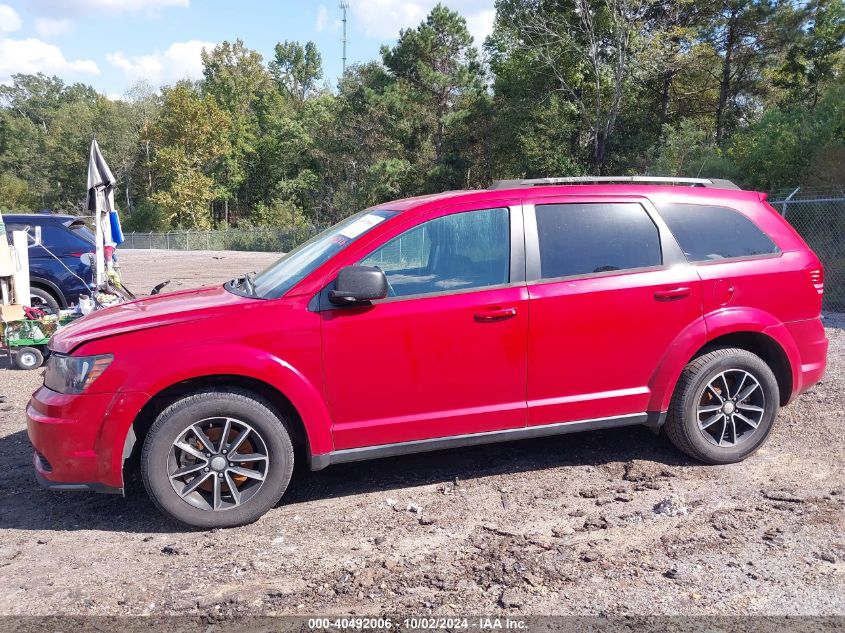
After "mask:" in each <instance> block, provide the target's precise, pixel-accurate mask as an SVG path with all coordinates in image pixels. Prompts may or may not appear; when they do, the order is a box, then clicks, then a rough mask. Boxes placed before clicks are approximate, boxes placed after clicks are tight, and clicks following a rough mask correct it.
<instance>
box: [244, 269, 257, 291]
mask: <svg viewBox="0 0 845 633" xmlns="http://www.w3.org/2000/svg"><path fill="white" fill-rule="evenodd" d="M244 284H246V286H247V290H249V294H251V295H252V296H253V297H254V296H255V273H254V272H252V273H247V274H246V275H244Z"/></svg>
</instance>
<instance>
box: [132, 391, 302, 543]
mask: <svg viewBox="0 0 845 633" xmlns="http://www.w3.org/2000/svg"><path fill="white" fill-rule="evenodd" d="M226 418H231V420H232V424H233V427H234V423H235V422H237V423H238V424H241V425H243V427H249V428H250V429H251V430H252V432H253V433H254V434H256V435H257V437H256V435H251V436H248V438H247V441H248V442H250V441H251V442H253V444H254V446H253V447H251V450H252V452H250V453H249V454H250V455H251V454H259V453H262V451H264V452H266V462H265V461H262V462H259V464H265V463H266V466H264V468H265V470H264V473H263V474H264V479H263V480H262V481H261V482H260V485H258V488H257V490H252V489H251V488H250V489H249V491H250V492H251V495H252V496H250V497H249V498H248V499H245V500H243V502H240V500H239V501H238V502H237V504H236V505H231V506H230V507H221V508H219V509H213V508H212V507H211V505H212V503H216V502H217V501H218V495H217V494H216V492H217V486H218V485H220V486H221V489H223V490H224V494H225V488H224V485H227V486H229V494H230V498H229V501H230V503H232V504H235V503H236V502H235V500H234V495H232V494H231V485H232V480H233V479H237V476H233V477H232V479H230V471H229V470H226V471H225V473H224V472H217V476H218V477H220V478H221V479H220V482H221V483H219V484H218V482H217V481H216V478H215V472H216V471H215V468H225V465H223V466H220V464H217V465H214V464H215V459H217V458H222V459H223V461H224V462H226V461H228V460H229V458H230V457H232V455H234V454H235V453H236V452H238V451H239V449H237V448H236V449H235V450H233V451H232V453H231V454H230V455H229V457H223V455H225V450H224V447H225V446H226V445H225V444H224V443H223V442H222V440H221V441H220V442H219V446H217V445H216V444H217V440H212V439H211V437H212V433H211V432H212V431H214V429H215V428H222V425H223V424H224V422H222V420H225V419H226ZM218 419H219V420H221V422H219V423H218V422H214V420H218ZM210 420H211V421H210ZM198 423H201V424H200V425H201V427H202V425H208V426H205V427H202V428H203V429H204V431H205V432H206V433H207V437H206V439H209V440H211V441H212V444H214V445H215V446H213V447H212V448H216V449H217V450H218V451H219V453H215V454H214V455H213V456H212V454H211V453H206V458H205V459H204V463H203V462H200V461H199V460H197V459H196V458H195V457H193V455H194V453H185V452H183V451H181V449H179V448H178V447H176V446H175V445H174V443H175V442H176V441H177V440H181V445H185V443H186V442H189V443H190V442H192V441H195V442H197V443H196V444H191V447H192V448H193V447H194V446H200V445H201V443H200V440H199V435H193V434H192V431H190V427H191V425H194V424H198ZM215 424H219V426H218V427H215V426H214V425H215ZM225 428H228V427H225ZM186 433H188V435H186ZM223 433H224V432H223V431H221V432H220V436H221V437H222V435H223ZM231 433H235V431H234V430H233V431H232V432H231ZM227 435H228V436H229V438H230V439H229V441H230V442H231V444H228V445H229V446H234V445H235V443H236V440H237V438H235V439H234V440H232V439H231V438H232V435H231V434H227ZM188 437H191V438H193V439H192V440H187V439H186V438H188ZM250 438H251V439H250ZM258 446H260V447H261V448H260V449H259V448H257V447H258ZM203 450H204V449H203ZM209 456H212V458H211V459H210V461H209V459H208V457H209ZM178 460H182V461H181V462H179V461H178ZM186 460H188V461H192V462H193V463H192V464H190V465H189V466H188V467H187V468H191V467H193V466H195V465H197V464H202V465H203V466H206V467H205V468H204V469H203V471H201V472H198V474H197V478H198V479H199V477H200V476H201V475H204V474H205V473H208V472H209V470H210V475H208V474H205V477H209V476H210V480H208V479H207V480H206V481H205V482H204V483H203V484H202V486H200V487H199V488H196V490H195V491H194V492H191V493H190V494H188V495H186V497H185V498H183V496H180V492H181V493H182V494H184V493H185V491H186V490H188V488H189V487H190V486H191V484H192V483H195V482H193V480H192V479H190V478H188V479H187V483H186V477H181V478H178V479H173V481H174V482H175V483H174V484H171V479H172V478H171V475H172V474H173V473H176V472H178V471H177V470H176V467H179V466H180V464H182V466H181V469H182V470H184V469H185V468H186V467H185V466H184V463H185V461H186ZM241 461H242V460H241ZM293 462H294V456H293V445H292V443H291V439H290V434H289V433H288V430H287V428H286V427H285V422H284V420H282V419H281V418H280V416H279V415H278V414H277V413H276V412H275V411H274V409H273V407H272V406H271V405H270V404H269V403H267V402H266V401H264V400H262V399H261V398H259V397H258V396H256V395H254V394H252V393H250V392H247V391H241V390H237V389H230V390H225V391H216V390H215V391H206V392H201V393H195V394H192V395H190V396H186V397H184V398H181V399H180V400H177V401H176V402H174V403H173V404H171V405H170V406H169V407H168V408H167V409H165V410H164V411H163V412H162V413H161V414H160V415H159V416H158V418H157V419H156V421H155V423H154V424H153V426H152V428H151V429H150V431H149V433H148V435H147V437H146V439H145V441H144V448H143V451H142V453H141V479H142V480H143V482H144V487H145V488H146V490H147V493H148V494H149V496H150V498H151V499H152V501H153V503H155V505H156V506H157V507H158V508H159V510H161V511H162V512H163V513H164V514H166V515H168V516H170V517H172V518H173V519H176V520H177V521H179V522H181V523H184V524H186V525H190V526H192V527H197V528H205V529H210V528H224V527H236V526H239V525H246V524H248V523H252V522H253V521H255V520H257V519H258V518H259V517H260V516H261V515H263V514H264V513H265V512H267V511H268V510H269V509H270V508H272V507H273V506H275V505H276V503H278V501H279V499H281V497H282V495H283V494H284V492H285V490H286V489H287V486H288V483H289V482H290V477H291V473H292V472H293ZM228 465H229V466H230V467H231V466H233V464H232V463H230V464H228ZM235 465H236V466H239V465H240V464H235ZM260 467H261V466H258V467H255V468H256V470H260ZM250 468H252V466H251V467H250ZM232 472H234V471H232ZM187 477H191V476H190V475H188V476H187ZM244 482H247V483H249V484H251V485H257V484H255V482H254V480H252V479H249V480H247V479H244ZM176 486H179V487H180V488H181V490H180V492H177V490H176ZM203 486H206V487H212V488H213V489H214V490H213V491H210V490H207V488H204V487H203ZM235 487H236V488H237V485H236V486H235ZM244 490H245V489H241V490H240V492H239V496H241V497H246V494H245V492H244ZM209 497H211V498H210V499H209ZM186 499H187V500H186ZM203 504H207V505H203ZM199 505H203V507H198V506H199Z"/></svg>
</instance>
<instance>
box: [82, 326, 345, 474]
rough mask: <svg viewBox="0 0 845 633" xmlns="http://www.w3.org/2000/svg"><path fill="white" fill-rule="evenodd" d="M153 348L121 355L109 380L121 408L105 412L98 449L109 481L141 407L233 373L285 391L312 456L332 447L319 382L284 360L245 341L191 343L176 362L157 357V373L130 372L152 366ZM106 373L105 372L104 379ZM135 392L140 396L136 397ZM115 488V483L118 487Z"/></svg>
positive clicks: (89, 348)
mask: <svg viewBox="0 0 845 633" xmlns="http://www.w3.org/2000/svg"><path fill="white" fill-rule="evenodd" d="M94 347H95V346H94V345H93V344H91V345H88V346H86V348H85V352H86V353H88V352H89V351H90V352H91V353H97V350H96V349H94ZM148 354H152V352H146V353H143V355H142V357H138V356H137V355H136V354H133V355H132V356H131V357H126V358H125V359H122V362H121V366H120V367H114V369H115V370H119V371H115V372H111V371H110V372H108V373H107V374H106V375H108V374H109V373H110V374H111V376H110V378H111V379H112V380H114V381H115V382H116V384H117V385H119V386H118V387H117V390H118V392H119V393H118V395H120V394H124V395H125V397H123V398H119V399H118V400H117V402H118V403H119V406H120V408H121V411H120V415H114V416H108V419H107V421H104V422H107V423H104V424H103V426H102V429H101V435H100V438H99V441H98V453H101V454H103V455H108V457H107V458H106V459H105V461H106V462H107V464H108V465H107V466H106V468H107V469H108V471H109V479H110V480H115V478H117V480H118V481H119V480H120V479H121V478H122V468H123V459H124V455H123V453H124V445H125V442H126V438H127V436H128V435H129V432H130V429H131V427H132V424H133V423H134V421H135V419H136V418H137V416H138V414H139V413H140V412H141V410H142V409H143V407H144V406H146V404H147V403H149V401H150V400H151V399H152V398H154V397H155V396H156V395H157V394H160V393H161V392H163V391H164V390H165V389H167V388H169V387H172V386H173V385H176V384H177V383H180V382H183V381H186V380H192V379H197V378H203V377H211V376H219V375H231V376H242V377H245V378H251V379H254V380H257V381H260V382H263V383H265V384H267V385H269V386H271V387H273V388H275V389H276V390H278V391H279V392H280V393H281V394H283V395H284V396H285V397H286V398H287V399H288V400H290V402H291V404H292V405H293V406H294V408H295V409H296V410H297V412H298V413H299V415H300V418H301V419H302V424H303V426H304V427H305V433H306V436H307V441H308V448H309V451H310V453H311V454H312V455H319V454H322V453H329V452H331V451H332V449H333V444H332V437H331V418H330V416H329V411H328V409H327V407H326V401H325V398H324V394H323V392H322V384H321V383H320V382H319V381H317V383H316V384H315V381H314V380H313V379H310V378H309V377H308V376H307V375H306V374H305V372H303V371H301V370H299V369H298V368H297V367H294V366H293V365H292V364H291V363H289V362H288V361H286V360H285V359H282V358H277V357H275V356H273V355H271V354H269V353H268V352H266V351H264V350H261V349H256V348H252V347H247V346H244V345H236V344H229V345H223V344H220V343H219V342H217V343H214V344H213V345H207V346H206V345H192V346H191V347H190V354H185V355H183V356H181V357H180V359H179V362H178V363H176V362H171V363H169V364H167V365H166V366H163V365H162V363H161V362H160V361H159V362H158V363H157V364H156V367H157V370H156V371H155V372H138V371H132V368H133V367H146V366H150V365H149V363H152V362H155V359H153V358H152V357H151V356H148ZM106 375H104V376H103V378H104V379H105V377H106ZM138 394H142V395H141V396H139V395H138ZM118 487H119V486H118Z"/></svg>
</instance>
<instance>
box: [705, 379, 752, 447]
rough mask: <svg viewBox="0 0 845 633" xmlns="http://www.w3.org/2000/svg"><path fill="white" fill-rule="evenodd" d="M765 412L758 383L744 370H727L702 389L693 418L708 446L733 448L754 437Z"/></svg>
mask: <svg viewBox="0 0 845 633" xmlns="http://www.w3.org/2000/svg"><path fill="white" fill-rule="evenodd" d="M765 412H766V398H765V395H764V394H763V388H762V386H761V385H760V381H759V380H758V379H757V378H756V377H754V375H753V374H751V373H750V372H748V371H746V370H744V369H727V370H725V371H723V372H721V373H719V374H717V375H716V376H715V377H713V378H712V379H711V380H710V381H709V382H708V383H707V384H706V385H705V387H704V390H703V391H702V394H701V397H700V398H699V401H698V406H697V408H696V417H697V421H698V428H699V430H700V431H701V433H702V434H703V435H704V437H705V438H706V439H707V440H708V441H709V442H711V443H712V444H715V445H716V446H719V447H734V446H738V445H740V444H742V443H744V442H746V441H748V439H749V438H750V437H751V436H752V435H754V433H755V432H756V431H757V428H758V427H759V426H760V423H761V422H762V421H763V416H764V415H765Z"/></svg>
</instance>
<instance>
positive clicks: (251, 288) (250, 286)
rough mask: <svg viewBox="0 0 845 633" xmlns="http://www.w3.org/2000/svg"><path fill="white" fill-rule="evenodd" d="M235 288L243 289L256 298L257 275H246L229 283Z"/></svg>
mask: <svg viewBox="0 0 845 633" xmlns="http://www.w3.org/2000/svg"><path fill="white" fill-rule="evenodd" d="M229 283H230V284H231V286H232V287H233V288H243V289H244V290H245V291H246V292H247V293H249V294H250V295H251V296H253V297H254V296H256V294H255V273H254V272H252V273H246V274H245V275H241V276H240V277H235V278H234V279H233V280H232V281H230V282H229Z"/></svg>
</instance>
